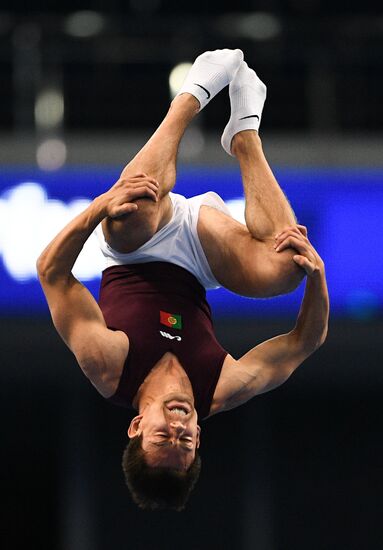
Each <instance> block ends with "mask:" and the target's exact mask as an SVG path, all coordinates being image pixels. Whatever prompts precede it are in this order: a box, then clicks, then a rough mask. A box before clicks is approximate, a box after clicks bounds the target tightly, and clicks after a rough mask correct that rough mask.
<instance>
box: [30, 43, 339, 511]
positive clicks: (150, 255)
mask: <svg viewBox="0 0 383 550" xmlns="http://www.w3.org/2000/svg"><path fill="white" fill-rule="evenodd" d="M228 84H230V86H229V94H230V103H231V117H230V120H229V122H228V124H227V126H226V128H225V130H224V132H223V135H222V145H223V147H224V149H225V150H226V152H227V153H228V154H230V155H234V156H235V157H236V158H237V159H238V161H239V166H240V170H241V175H242V180H243V186H244V193H245V200H246V205H245V219H246V225H243V224H241V223H239V222H237V221H236V220H234V219H233V218H232V217H231V216H230V213H229V211H228V210H227V208H226V206H225V204H224V202H223V201H222V199H221V198H220V197H219V196H218V195H217V194H215V193H213V192H209V193H205V194H203V195H200V196H197V197H193V198H191V199H186V198H184V197H182V196H181V195H178V194H175V193H172V192H171V191H172V189H173V186H174V184H175V180H176V157H177V151H178V146H179V143H180V140H181V138H182V135H183V133H184V131H185V129H186V127H187V125H188V124H189V123H190V121H191V120H192V119H193V118H194V116H196V114H197V113H198V112H199V111H200V110H201V109H203V108H204V107H205V105H206V104H207V103H208V102H209V101H210V100H211V99H212V98H213V97H214V96H215V95H216V94H217V93H218V92H219V91H220V90H221V89H222V88H224V87H225V86H227V85H228ZM265 98H266V87H265V85H264V84H263V83H262V82H261V81H260V79H259V78H258V76H257V75H256V73H255V72H254V71H253V70H251V69H249V67H248V66H247V64H246V63H245V62H244V61H243V54H242V52H241V51H240V50H227V49H226V50H215V51H213V52H205V53H204V54H202V55H200V56H199V57H198V58H197V59H196V61H195V63H194V65H193V66H192V68H191V70H190V72H189V74H188V76H187V77H186V80H185V82H184V84H183V86H182V88H181V90H180V92H179V94H178V95H177V96H176V98H175V99H174V100H173V102H172V103H171V106H170V109H169V111H168V113H167V115H166V116H165V118H164V120H163V122H162V123H161V125H160V126H159V128H158V129H157V130H156V132H155V133H154V134H153V136H152V137H151V138H150V140H149V141H148V142H147V143H146V145H145V146H144V147H143V149H142V150H141V151H140V152H139V153H138V154H137V155H136V156H135V157H134V159H133V160H132V161H131V162H130V163H129V164H128V165H127V166H126V167H125V168H124V170H123V172H122V174H121V176H120V179H119V180H118V181H117V183H115V185H113V187H112V188H111V189H109V191H107V192H106V193H104V194H102V195H100V196H98V197H96V198H95V199H94V200H93V202H92V203H91V204H90V205H89V207H88V208H87V209H86V210H85V211H84V212H83V213H81V214H80V215H79V216H77V217H76V218H75V219H74V220H73V221H72V222H70V223H69V224H68V225H67V226H66V227H65V228H64V229H63V230H62V231H61V232H60V233H59V234H58V235H57V236H56V237H55V238H54V239H53V240H52V242H51V243H50V244H49V245H48V247H47V248H46V249H45V250H44V251H43V253H42V254H41V256H40V258H39V259H38V262H37V269H38V273H39V277H40V281H41V284H42V287H43V289H44V292H45V295H46V298H47V301H48V305H49V309H50V312H51V315H52V319H53V322H54V325H55V327H56V329H57V331H58V332H59V334H60V335H61V337H62V338H63V340H64V341H65V343H66V344H67V346H68V347H69V348H70V349H71V351H72V352H73V353H74V355H75V357H76V359H77V361H78V364H79V365H80V367H81V369H82V370H83V372H84V374H85V375H86V376H87V377H88V378H89V380H90V381H91V383H92V384H93V385H94V386H95V388H96V389H97V390H98V391H99V393H100V394H101V395H102V396H103V397H105V398H106V399H108V400H110V401H111V402H112V403H115V404H119V405H123V406H128V407H131V408H133V409H135V410H137V411H138V415H137V416H135V417H134V418H133V420H132V421H131V423H130V426H129V428H128V437H129V438H130V444H129V445H128V446H127V448H126V450H125V452H124V456H123V469H124V473H125V478H126V481H127V484H128V486H129V488H130V490H131V493H132V496H133V499H134V500H135V502H136V503H137V504H138V505H139V506H140V507H141V508H145V509H160V508H165V507H167V508H171V509H175V510H180V509H182V508H183V507H184V505H185V502H186V500H187V498H188V496H189V494H190V491H191V489H192V488H193V486H194V484H195V482H196V480H197V478H198V475H199V469H200V458H199V455H198V451H197V449H198V447H199V444H200V427H199V425H198V423H197V419H198V418H200V419H203V418H208V417H210V416H212V415H213V414H216V413H218V412H223V411H227V410H229V409H232V408H234V407H237V406H239V405H241V404H242V403H245V402H246V401H248V400H249V399H251V398H252V397H254V396H255V395H259V394H260V393H263V392H265V391H269V390H271V389H273V388H276V387H277V386H279V385H280V384H282V383H283V382H285V381H286V380H287V379H288V377H289V376H290V375H291V374H292V372H293V371H294V370H295V369H296V368H297V367H298V366H299V365H300V364H301V363H302V362H303V361H304V360H305V359H306V358H307V357H308V356H309V355H310V354H312V353H313V352H314V351H315V350H316V349H317V348H318V347H319V346H320V345H321V344H322V343H323V341H324V339H325V337H326V333H327V321H328V309H329V305H328V294H327V288H326V279H325V271H324V265H323V262H322V260H321V258H320V257H319V255H318V254H317V252H316V251H315V250H314V248H313V247H312V245H311V244H310V242H309V241H308V239H307V232H306V229H305V228H304V227H303V226H300V225H297V223H296V219H295V217H294V214H293V211H292V209H291V207H290V205H289V203H288V201H287V199H286V197H285V196H284V194H283V192H282V190H281V189H280V187H279V185H278V183H277V182H276V180H275V178H274V176H273V174H272V172H271V169H270V167H269V166H268V163H267V161H266V159H265V156H264V154H263V151H262V145H261V140H260V138H259V135H258V129H259V124H260V120H261V115H262V109H263V104H264V101H265ZM94 230H96V231H97V234H98V237H99V240H100V245H101V249H102V252H103V253H104V255H105V257H106V264H107V267H106V269H105V270H104V271H103V274H102V281H101V289H100V297H99V303H98V304H97V302H96V301H95V299H94V298H93V296H92V295H91V294H90V292H89V291H88V290H87V289H86V288H85V287H84V286H83V285H82V284H81V283H80V282H79V281H78V280H77V279H76V278H75V277H74V276H73V274H72V267H73V264H74V263H75V261H76V258H77V256H78V255H79V253H80V251H81V249H82V247H83V245H84V243H85V242H86V240H87V239H88V237H89V236H90V235H91V234H92V232H93V231H94ZM304 275H307V282H306V290H305V296H304V299H303V302H302V305H301V309H300V312H299V316H298V319H297V322H296V325H295V327H294V329H293V330H292V331H291V332H289V333H288V334H283V335H280V336H277V337H275V338H272V339H271V340H268V341H266V342H264V343H262V344H260V345H258V346H256V347H255V348H253V349H252V350H250V351H249V352H248V353H246V354H245V355H244V356H243V357H241V358H240V359H234V358H233V357H232V356H231V355H230V354H229V353H227V351H225V350H224V349H223V348H222V347H221V346H220V344H219V343H218V342H217V340H216V338H215V335H214V331H213V327H212V320H211V314H210V309H209V306H208V304H207V302H206V292H205V289H206V288H214V287H218V286H224V287H226V288H227V289H229V290H231V291H233V292H236V293H238V294H241V295H244V296H249V297H267V296H274V295H277V294H283V293H286V292H289V291H291V290H293V289H294V288H295V287H296V286H297V285H298V284H299V283H300V281H301V280H302V278H303V276H304Z"/></svg>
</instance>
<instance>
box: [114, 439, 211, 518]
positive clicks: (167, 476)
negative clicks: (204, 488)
mask: <svg viewBox="0 0 383 550" xmlns="http://www.w3.org/2000/svg"><path fill="white" fill-rule="evenodd" d="M122 469H123V471H124V474H125V481H126V484H127V486H128V487H129V490H130V492H131V495H132V498H133V500H134V502H135V503H136V504H138V506H139V507H140V508H141V509H142V510H166V509H167V510H175V511H177V512H180V511H181V510H183V509H184V508H185V504H186V502H187V500H188V498H189V495H190V493H191V491H192V489H193V487H194V485H195V484H196V482H197V480H198V477H199V474H200V470H201V458H200V456H199V454H198V451H197V450H196V452H195V459H194V461H193V463H192V464H191V466H190V467H189V469H188V470H186V471H180V470H176V469H174V468H163V467H151V466H148V464H147V463H146V461H145V451H144V450H143V448H142V434H141V435H139V436H136V437H133V438H132V439H131V440H130V442H129V443H128V445H127V447H126V448H125V450H124V453H123V455H122Z"/></svg>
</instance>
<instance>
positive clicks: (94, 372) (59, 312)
mask: <svg viewBox="0 0 383 550" xmlns="http://www.w3.org/2000/svg"><path fill="white" fill-rule="evenodd" d="M142 197H149V198H152V199H153V200H156V197H157V186H156V185H155V184H154V183H153V182H152V181H151V178H148V177H147V176H146V175H144V174H140V175H138V176H133V177H130V178H127V179H126V180H119V181H118V182H117V183H116V184H115V185H114V186H113V187H112V188H111V189H110V190H109V191H107V192H106V193H104V194H102V195H100V196H99V197H96V199H94V200H93V202H92V203H91V204H90V205H89V206H88V208H87V209H86V210H85V211H84V212H82V213H81V214H79V215H78V216H77V217H76V218H75V219H74V220H72V221H71V222H70V223H69V224H68V225H67V226H66V227H64V229H62V230H61V231H60V233H59V234H58V235H57V236H56V237H55V238H54V239H53V240H52V241H51V243H50V244H49V245H48V246H47V247H46V248H45V250H44V251H43V252H42V254H41V255H40V257H39V259H38V260H37V272H38V275H39V279H40V282H41V285H42V288H43V290H44V293H45V296H46V299H47V302H48V306H49V310H50V313H51V316H52V320H53V323H54V325H55V327H56V329H57V331H58V333H59V334H60V336H61V337H62V339H63V340H64V342H65V343H66V344H67V346H68V347H69V349H70V350H71V351H72V352H73V353H74V355H75V356H76V359H77V361H78V363H79V365H80V367H81V368H82V370H83V371H84V373H85V375H86V376H88V378H90V379H91V381H92V383H94V385H95V386H96V387H97V389H99V390H100V391H101V390H102V387H104V386H107V385H108V378H109V377H110V376H111V375H112V372H113V371H115V369H116V368H117V367H118V366H119V365H123V362H124V360H125V358H126V355H127V353H128V348H129V342H128V338H127V337H126V335H125V334H124V333H123V332H119V331H112V330H109V329H108V328H107V327H106V324H105V321H104V317H103V315H102V312H101V310H100V308H99V306H98V304H97V302H96V300H95V299H94V298H93V296H92V295H91V293H90V292H89V291H88V290H87V289H86V288H85V286H83V285H82V284H81V283H80V282H79V281H78V280H77V279H76V278H75V277H74V276H73V274H72V268H73V265H74V263H75V261H76V259H77V257H78V255H79V254H80V252H81V250H82V247H83V246H84V244H85V242H86V240H87V239H88V237H89V236H90V235H91V233H92V232H93V231H94V229H95V228H96V227H97V225H98V224H99V223H100V222H101V221H102V220H103V219H104V218H105V217H106V216H110V217H118V216H121V215H127V214H129V213H130V212H133V211H135V210H137V208H138V206H137V205H136V204H135V203H133V202H132V201H134V200H135V199H138V198H142ZM101 393H102V391H101Z"/></svg>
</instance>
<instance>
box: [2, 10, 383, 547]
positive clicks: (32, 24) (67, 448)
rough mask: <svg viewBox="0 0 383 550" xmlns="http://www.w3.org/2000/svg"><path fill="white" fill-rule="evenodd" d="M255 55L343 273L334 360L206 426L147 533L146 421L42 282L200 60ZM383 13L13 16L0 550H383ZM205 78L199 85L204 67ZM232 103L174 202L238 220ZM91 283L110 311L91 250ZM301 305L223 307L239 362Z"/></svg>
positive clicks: (283, 155) (333, 291) (288, 169)
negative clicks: (228, 130)
mask: <svg viewBox="0 0 383 550" xmlns="http://www.w3.org/2000/svg"><path fill="white" fill-rule="evenodd" d="M223 47H228V48H241V49H242V50H243V51H244V53H245V58H246V60H247V61H248V63H249V65H250V66H252V67H253V68H254V69H255V70H256V71H257V73H258V74H259V76H260V77H261V79H262V80H263V81H264V82H265V83H266V84H267V86H268V99H267V102H266V106H265V109H264V115H263V121H262V127H261V136H262V139H263V143H264V149H265V152H266V155H267V158H268V159H269V162H270V164H271V165H272V167H273V169H274V170H275V172H276V174H277V177H278V179H279V181H280V183H281V186H282V187H283V188H284V190H285V191H286V193H287V195H288V197H289V199H290V200H291V203H292V205H293V207H294V209H295V211H296V213H297V216H298V219H299V221H300V222H301V223H304V224H306V225H307V226H308V228H309V232H310V234H311V238H312V241H313V243H314V245H316V246H317V247H318V250H319V252H320V253H321V254H322V256H323V257H324V259H325V261H326V265H327V273H328V279H329V287H330V297H331V301H332V305H333V313H332V318H331V324H330V332H329V337H328V340H327V342H326V344H325V345H324V346H323V347H322V348H321V349H320V350H319V351H318V352H317V353H316V354H315V355H314V356H313V357H312V358H310V359H309V360H307V361H306V364H305V365H304V366H303V367H301V368H300V369H299V370H298V371H297V372H296V373H295V374H294V376H293V377H292V379H291V380H290V381H288V382H287V383H286V384H285V385H284V386H283V387H281V388H280V389H278V390H276V391H274V392H271V393H270V394H266V395H263V396H261V397H259V398H257V399H254V400H253V401H252V402H250V403H248V404H247V405H245V406H243V407H241V408H239V409H237V410H235V411H231V412H229V413H227V414H223V415H218V416H217V417H214V418H212V419H211V420H209V421H208V422H206V423H204V424H203V436H202V437H203V439H202V446H201V455H202V459H203V470H202V474H201V479H200V482H199V484H198V485H197V487H196V489H195V492H194V494H193V495H192V497H191V499H190V503H189V506H188V508H187V510H186V511H185V512H184V513H182V514H170V513H158V514H148V513H144V512H140V511H139V510H137V509H136V508H135V506H134V505H133V504H132V503H131V501H130V497H129V494H128V491H127V489H126V488H125V487H124V483H123V478H122V473H121V469H120V460H121V454H122V450H123V448H124V447H125V444H126V436H125V430H126V427H127V424H128V421H129V420H130V415H129V413H127V412H126V411H124V410H123V409H120V410H119V409H117V408H114V407H112V406H111V405H109V404H108V403H106V402H104V401H103V399H102V398H101V397H99V396H98V395H97V394H96V392H95V391H94V390H93V388H92V387H91V386H90V384H89V383H88V382H87V380H86V379H85V378H84V377H83V375H82V374H81V372H80V370H79V369H78V368H77V367H76V366H75V362H74V360H73V358H72V356H71V354H70V352H68V350H67V349H66V348H65V346H64V344H63V343H62V342H61V341H60V339H59V337H58V336H57V335H56V333H55V331H54V329H53V327H52V325H51V322H50V319H49V317H48V312H47V308H46V306H45V302H44V300H43V297H42V293H41V291H40V289H39V286H38V284H37V281H36V276H35V271H34V261H35V258H36V257H37V255H38V253H39V252H40V250H41V249H42V247H43V246H44V244H45V243H46V242H47V241H48V240H49V237H50V236H51V235H53V233H54V231H55V230H58V229H59V228H60V227H61V226H63V225H64V224H65V221H66V220H67V219H69V218H70V217H71V216H74V214H75V212H76V211H77V210H78V209H81V208H83V207H84V205H85V204H86V203H87V201H89V200H90V199H91V198H92V197H94V196H95V195H96V194H98V193H101V192H102V191H103V190H105V189H106V188H107V187H108V186H110V185H111V184H113V183H114V181H115V179H116V178H117V177H118V174H119V170H120V169H121V168H122V167H123V165H124V164H125V163H126V162H127V161H128V160H129V159H130V158H131V157H132V156H133V155H134V154H135V153H136V152H137V150H138V149H139V148H140V147H141V146H142V145H143V143H144V142H145V140H146V139H147V138H148V137H149V135H150V133H151V132H152V131H153V130H154V129H155V127H156V126H157V125H158V123H159V122H160V120H161V118H162V116H163V115H164V113H165V112H166V109H167V105H168V102H169V100H170V98H171V95H172V91H174V89H177V87H178V86H179V85H180V82H179V80H180V78H181V79H182V74H183V72H182V71H183V70H184V69H185V64H188V63H191V62H192V61H193V60H194V58H195V57H196V56H197V55H198V54H199V53H201V52H202V51H204V50H207V49H216V48H223ZM382 65H383V10H382V7H381V6H380V5H379V4H376V3H371V4H369V2H354V1H350V2H347V3H342V2H340V1H339V0H333V1H331V2H330V1H328V0H325V1H320V0H269V1H267V2H266V1H265V0H260V1H256V0H254V1H252V0H238V1H237V2H235V3H228V2H221V3H219V4H218V3H215V2H214V3H213V2H209V1H206V0H205V1H204V2H202V1H200V0H194V1H193V2H192V3H190V5H189V4H186V3H182V2H176V1H175V0H125V1H124V2H121V1H117V0H109V2H107V3H104V2H96V1H93V2H92V1H89V2H82V3H81V4H80V3H77V2H74V1H71V0H69V1H66V2H65V3H62V4H58V5H56V6H55V7H54V9H53V8H52V6H51V4H50V3H48V2H43V1H41V0H40V1H38V2H35V3H33V4H32V5H30V6H29V7H28V9H27V8H26V6H25V5H21V3H20V5H18V3H17V2H4V1H3V2H2V3H1V5H0V121H1V123H0V256H1V258H0V315H1V318H0V319H1V328H2V330H1V333H0V346H1V369H0V373H1V379H0V392H1V394H0V397H1V399H0V403H1V450H2V452H1V473H2V501H3V512H2V515H1V522H2V523H3V525H2V530H1V532H2V537H1V538H2V542H1V546H2V548H4V550H13V549H19V548H25V547H28V548H31V549H33V550H35V549H36V550H37V549H39V550H44V549H47V550H106V549H108V550H109V549H112V548H113V549H120V548H127V549H129V550H152V549H153V550H162V549H173V548H182V549H183V550H205V549H214V550H221V549H229V550H231V549H233V550H255V549H256V550H293V549H294V550H307V549H310V550H343V549H347V550H361V549H363V550H365V549H366V550H378V549H381V548H382V540H383V529H382V527H381V518H382V513H383V498H382V493H383V491H382V487H383V463H382V436H381V431H382V420H383V414H382V410H383V406H382V404H381V400H382V398H381V395H382V390H383V374H382V369H383V354H382V351H381V344H382V335H383V332H382V327H383V315H382V312H383V308H382V304H383V277H382V270H383V253H382V245H381V233H382V219H383V141H382V135H383V133H382V124H383V108H382V97H383V78H382V68H383V67H382ZM186 67H187V65H186ZM228 116H229V101H228V97H227V92H226V91H223V92H221V93H220V94H219V96H218V97H217V98H216V99H214V101H213V102H212V103H211V104H210V105H209V106H208V107H207V108H206V109H205V110H204V111H203V112H202V113H201V115H200V117H198V119H197V120H196V122H195V123H194V124H193V126H192V127H191V128H190V129H189V130H188V132H187V134H186V135H185V139H184V144H183V146H182V148H181V151H180V157H179V183H178V187H177V188H176V191H178V192H181V193H184V194H185V195H187V196H190V195H193V194H196V193H199V192H204V191H206V190H208V189H213V190H215V191H217V192H218V193H220V194H221V195H222V196H223V197H224V198H225V200H227V201H228V202H229V203H230V206H231V208H232V209H233V212H234V213H235V215H237V216H239V217H240V216H241V209H242V204H243V203H242V198H243V197H242V191H241V184H240V179H239V173H238V169H237V167H236V164H235V161H234V160H233V159H231V158H229V157H228V156H227V155H226V154H225V153H224V151H223V150H222V148H221V146H220V141H219V138H220V135H221V132H222V129H223V127H224V125H225V124H226V120H227V118H228ZM86 254H87V255H85V256H84V259H83V260H82V262H80V263H79V265H78V266H77V267H78V273H79V276H80V277H81V278H82V280H84V282H85V283H86V284H88V285H89V287H90V288H91V289H92V291H93V292H94V293H95V294H97V284H98V278H97V272H98V270H99V265H100V264H99V263H98V262H99V258H98V257H97V251H96V252H95V251H94V247H93V245H92V243H91V242H90V245H89V247H88V250H87V251H86ZM301 293H302V289H300V290H298V291H296V293H294V294H293V295H292V296H289V297H284V298H278V299H273V300H270V301H253V300H245V299H241V298H236V297H235V296H233V295H231V294H229V293H226V292H224V291H221V290H220V291H211V292H209V299H210V300H211V303H212V307H213V311H214V313H215V319H216V328H217V332H218V335H219V338H220V340H221V341H222V343H223V345H224V346H225V347H226V348H227V349H228V350H229V351H230V352H231V353H232V354H233V355H234V356H239V355H240V354H241V353H243V352H244V351H245V350H247V349H248V348H250V347H252V346H254V345H255V344H256V343H257V342H260V341H262V340H263V339H266V338H269V337H271V336H273V335H275V334H278V333H280V332H281V331H286V330H289V329H290V328H291V327H292V324H293V323H294V318H295V316H296V314H297V310H298V306H299V300H300V296H301Z"/></svg>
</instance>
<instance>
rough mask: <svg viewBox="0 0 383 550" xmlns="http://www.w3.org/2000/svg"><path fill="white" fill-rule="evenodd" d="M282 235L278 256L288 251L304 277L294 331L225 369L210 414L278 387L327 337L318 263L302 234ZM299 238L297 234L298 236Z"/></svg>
mask: <svg viewBox="0 0 383 550" xmlns="http://www.w3.org/2000/svg"><path fill="white" fill-rule="evenodd" d="M298 227H300V235H298V233H299V231H298V229H297V228H292V229H289V230H287V231H284V232H282V234H281V235H280V237H279V239H277V246H279V249H278V251H282V250H284V249H286V248H288V247H291V248H294V249H295V250H296V251H297V254H296V255H295V256H294V261H295V262H296V263H297V264H298V265H300V266H301V267H302V268H303V269H304V270H305V271H306V273H307V281H306V289H305V294H304V298H303V301H302V304H301V307H300V311H299V315H298V318H297V321H296V325H295V327H294V329H293V330H292V331H291V332H289V333H288V334H282V335H280V336H276V337H275V338H272V339H270V340H267V341H266V342H263V343H262V344H259V345H258V346H256V347H255V348H253V349H252V350H250V351H249V352H248V353H246V354H245V355H244V356H243V357H241V359H239V360H238V361H236V362H233V363H232V364H228V369H227V371H226V372H224V371H223V372H222V375H223V376H222V375H221V377H222V380H221V379H220V381H219V384H220V388H219V387H218V385H217V390H220V391H216V395H215V396H214V397H215V399H214V401H215V407H214V402H213V408H212V411H211V414H214V413H215V412H222V411H225V410H229V409H232V408H234V407H238V406H239V405H241V404H243V403H245V402H246V401H248V400H249V399H251V398H252V397H254V396H256V395H259V394H261V393H265V392H267V391H270V390H272V389H274V388H276V387H278V386H280V385H281V384H283V383H284V382H285V381H286V380H287V379H288V378H289V377H290V375H291V374H292V373H293V372H294V371H295V369H296V368H298V366H299V365H300V364H301V363H302V362H303V361H304V360H305V359H306V358H307V357H309V356H310V355H311V354H312V353H314V352H315V351H316V350H317V349H318V348H319V346H321V345H322V344H323V342H324V341H325V339H326V336H327V328H328V316H329V297H328V291H327V284H326V277H325V268H324V263H323V261H322V259H321V258H320V257H319V255H318V253H317V252H316V250H315V249H314V248H313V246H312V245H311V244H310V242H309V241H308V239H307V237H306V231H305V228H303V227H302V226H298ZM302 233H303V234H302Z"/></svg>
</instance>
